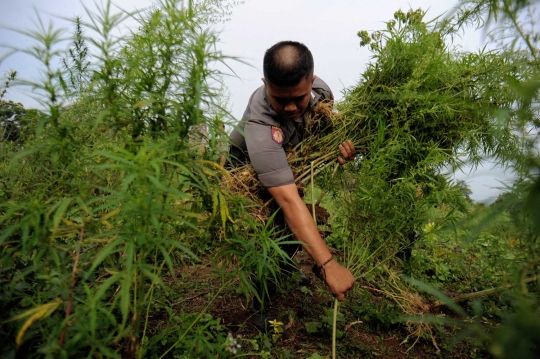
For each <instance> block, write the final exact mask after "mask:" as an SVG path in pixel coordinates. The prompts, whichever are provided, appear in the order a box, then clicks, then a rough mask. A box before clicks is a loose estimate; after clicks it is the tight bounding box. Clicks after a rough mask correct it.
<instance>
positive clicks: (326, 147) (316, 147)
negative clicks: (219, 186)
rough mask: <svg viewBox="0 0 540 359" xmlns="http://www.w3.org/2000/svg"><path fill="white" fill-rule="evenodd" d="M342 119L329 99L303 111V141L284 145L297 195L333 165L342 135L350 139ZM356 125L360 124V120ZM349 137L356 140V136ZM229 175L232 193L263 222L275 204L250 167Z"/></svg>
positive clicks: (246, 166) (347, 128) (234, 171)
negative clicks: (243, 201)
mask: <svg viewBox="0 0 540 359" xmlns="http://www.w3.org/2000/svg"><path fill="white" fill-rule="evenodd" d="M344 120H349V118H346V117H342V116H339V114H338V113H337V112H336V111H335V110H334V109H333V103H332V102H329V101H323V102H319V103H318V104H317V105H315V106H314V107H313V108H311V109H310V110H309V111H308V113H307V114H306V120H305V129H304V132H305V135H304V140H303V141H302V142H300V143H299V144H298V145H297V146H294V147H292V146H286V147H285V152H286V154H287V160H288V162H289V165H290V166H291V169H292V171H293V174H294V177H295V182H296V184H297V187H298V191H299V194H300V196H301V197H303V196H304V192H305V191H304V188H305V185H306V184H307V183H309V181H311V180H312V179H313V178H314V177H315V176H317V175H318V174H319V173H321V172H322V171H324V170H327V169H329V168H331V167H333V166H334V165H335V164H336V161H335V159H336V158H337V156H338V154H339V149H338V145H339V144H340V143H341V142H343V141H344V139H345V138H347V139H351V137H350V136H349V137H347V136H346V131H348V130H350V129H351V127H354V126H353V123H350V124H349V123H343V122H342V121H344ZM356 126H360V122H358V124H356ZM352 133H354V131H352ZM351 140H352V141H353V142H356V143H359V142H360V141H359V139H357V138H352V139H351ZM230 174H231V177H230V178H229V179H228V180H227V186H228V187H229V188H230V189H231V190H232V191H233V192H234V193H236V194H238V195H242V196H244V197H245V198H247V199H248V200H250V201H251V202H252V205H251V206H248V211H249V213H250V214H251V215H252V216H253V217H254V218H255V219H257V220H259V221H261V222H266V221H267V220H268V219H269V218H270V216H271V215H272V213H273V211H275V210H276V208H277V207H276V206H275V203H274V202H273V201H272V198H271V196H270V194H269V193H268V192H267V191H266V190H265V189H264V187H262V186H261V184H260V182H259V180H258V178H257V174H256V173H255V170H254V169H253V167H252V166H251V165H250V164H246V165H244V166H240V167H237V168H234V169H232V170H231V171H230Z"/></svg>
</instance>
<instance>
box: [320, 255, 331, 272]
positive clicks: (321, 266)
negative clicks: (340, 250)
mask: <svg viewBox="0 0 540 359" xmlns="http://www.w3.org/2000/svg"><path fill="white" fill-rule="evenodd" d="M332 259H334V256H332V257H330V258H328V259H327V260H326V262H324V263H323V264H321V265H320V266H319V268H320V269H323V268H324V266H325V265H327V264H328V263H330V261H331V260H332Z"/></svg>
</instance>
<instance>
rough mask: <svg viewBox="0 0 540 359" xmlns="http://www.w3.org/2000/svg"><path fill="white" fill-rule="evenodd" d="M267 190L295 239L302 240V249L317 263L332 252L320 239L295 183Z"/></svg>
mask: <svg viewBox="0 0 540 359" xmlns="http://www.w3.org/2000/svg"><path fill="white" fill-rule="evenodd" d="M268 192H270V194H271V195H272V197H274V199H275V200H276V202H277V203H278V204H279V206H280V207H281V209H282V210H283V213H284V214H285V220H286V221H287V225H288V226H289V228H290V229H291V231H292V233H293V234H294V237H295V238H296V240H298V241H300V242H302V245H303V247H304V249H305V250H306V251H307V252H308V253H309V255H310V256H311V258H313V260H314V261H315V262H316V263H317V264H318V265H320V264H322V263H324V262H325V261H326V260H328V259H329V258H330V257H331V256H332V254H331V253H330V250H329V249H328V247H327V246H326V243H324V241H323V240H322V238H321V236H320V234H319V231H318V229H317V226H316V225H315V222H314V220H313V218H312V217H311V214H310V213H309V210H308V209H307V207H306V205H305V204H304V202H303V201H302V199H301V198H300V196H299V195H298V190H297V188H296V185H294V184H290V185H285V186H280V187H270V188H268Z"/></svg>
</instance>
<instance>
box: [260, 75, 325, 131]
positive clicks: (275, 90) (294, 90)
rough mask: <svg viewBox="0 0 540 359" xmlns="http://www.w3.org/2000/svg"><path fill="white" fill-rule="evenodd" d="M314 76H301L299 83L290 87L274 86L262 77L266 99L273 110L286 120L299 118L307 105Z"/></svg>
mask: <svg viewBox="0 0 540 359" xmlns="http://www.w3.org/2000/svg"><path fill="white" fill-rule="evenodd" d="M314 80H315V76H311V77H308V78H303V79H302V81H300V83H298V84H297V85H295V86H291V87H280V86H276V85H274V84H273V83H271V82H270V81H268V80H266V79H263V82H264V85H265V87H266V93H267V95H268V101H270V105H272V108H273V109H274V111H276V112H277V113H278V115H280V116H281V117H282V118H284V119H285V120H287V121H294V120H297V119H299V118H300V116H302V114H303V113H304V111H305V110H306V109H307V107H308V105H309V100H310V98H311V87H312V86H313V81H314Z"/></svg>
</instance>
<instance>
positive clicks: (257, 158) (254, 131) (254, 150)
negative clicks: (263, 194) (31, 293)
mask: <svg viewBox="0 0 540 359" xmlns="http://www.w3.org/2000/svg"><path fill="white" fill-rule="evenodd" d="M244 132H245V138H246V147H247V151H248V155H249V159H250V161H251V164H252V165H253V168H254V169H255V171H256V172H257V174H258V175H259V181H260V182H261V184H262V185H263V186H264V187H267V188H268V187H278V186H283V185H286V184H291V183H294V176H293V173H292V170H291V167H290V166H289V163H288V162H287V156H286V154H285V150H284V149H283V146H282V145H281V144H279V143H277V142H276V141H274V140H273V139H272V126H268V125H265V124H260V123H255V122H251V121H250V122H248V123H247V124H246V126H245V127H244Z"/></svg>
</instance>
